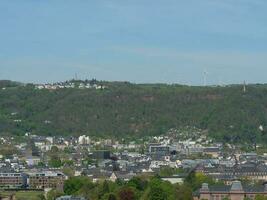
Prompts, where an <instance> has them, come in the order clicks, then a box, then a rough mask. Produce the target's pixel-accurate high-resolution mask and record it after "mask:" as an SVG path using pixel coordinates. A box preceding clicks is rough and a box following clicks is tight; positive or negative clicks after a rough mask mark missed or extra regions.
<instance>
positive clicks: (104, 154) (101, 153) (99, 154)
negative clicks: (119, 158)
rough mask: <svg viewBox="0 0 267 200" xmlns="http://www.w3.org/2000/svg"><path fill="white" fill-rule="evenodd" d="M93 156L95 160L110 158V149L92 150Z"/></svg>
mask: <svg viewBox="0 0 267 200" xmlns="http://www.w3.org/2000/svg"><path fill="white" fill-rule="evenodd" d="M93 158H94V159H96V160H105V159H110V151H106V150H98V151H94V152H93Z"/></svg>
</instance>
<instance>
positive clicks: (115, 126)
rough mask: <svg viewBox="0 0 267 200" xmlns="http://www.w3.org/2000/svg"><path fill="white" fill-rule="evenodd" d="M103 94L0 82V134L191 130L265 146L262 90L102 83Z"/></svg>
mask: <svg viewBox="0 0 267 200" xmlns="http://www.w3.org/2000/svg"><path fill="white" fill-rule="evenodd" d="M104 84H105V85H107V88H106V89H104V90H96V89H58V90H46V89H43V90H38V89H35V88H34V85H27V86H25V85H21V84H18V83H13V82H6V81H5V82H1V83H0V87H2V88H3V89H1V90H0V133H1V134H2V135H4V134H15V135H20V134H25V132H31V133H34V134H40V135H80V134H89V135H101V136H106V137H108V136H115V137H116V136H117V137H121V136H138V137H139V136H144V135H157V134H163V133H165V132H166V131H168V130H169V129H170V128H179V127H184V126H187V125H189V126H196V127H198V128H201V129H203V130H204V129H205V130H208V132H209V134H210V135H212V136H214V137H216V138H217V139H224V140H228V141H229V140H233V141H243V140H251V139H254V137H255V135H256V136H257V139H258V140H261V141H267V136H266V134H265V131H262V132H260V131H259V126H260V125H262V126H263V127H264V128H265V126H266V125H267V85H249V86H247V90H246V92H244V91H243V86H242V85H233V86H227V87H189V86H181V85H164V84H130V83H126V82H125V83H124V82H105V83H104Z"/></svg>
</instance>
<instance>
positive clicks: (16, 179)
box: [0, 172, 27, 189]
mask: <svg viewBox="0 0 267 200" xmlns="http://www.w3.org/2000/svg"><path fill="white" fill-rule="evenodd" d="M26 183H27V176H26V175H25V174H23V173H14V172H0V188H2V189H18V188H24V187H26Z"/></svg>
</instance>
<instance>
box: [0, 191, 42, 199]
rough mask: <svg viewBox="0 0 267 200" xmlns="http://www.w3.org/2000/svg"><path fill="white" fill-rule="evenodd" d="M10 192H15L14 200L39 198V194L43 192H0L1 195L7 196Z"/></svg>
mask: <svg viewBox="0 0 267 200" xmlns="http://www.w3.org/2000/svg"><path fill="white" fill-rule="evenodd" d="M12 194H15V197H16V200H41V198H40V196H42V195H43V194H44V193H43V192H40V191H28V192H24V191H19V192H0V196H1V197H9V196H10V195H12Z"/></svg>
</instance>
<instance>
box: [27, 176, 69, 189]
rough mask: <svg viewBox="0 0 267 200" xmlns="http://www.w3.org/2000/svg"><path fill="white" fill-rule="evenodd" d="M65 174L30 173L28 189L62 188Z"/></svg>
mask: <svg viewBox="0 0 267 200" xmlns="http://www.w3.org/2000/svg"><path fill="white" fill-rule="evenodd" d="M65 180H66V176H65V175H64V174H63V173H61V172H41V173H31V174H29V178H28V185H29V188H30V189H47V188H51V189H58V190H60V191H62V190H63V186H64V181H65Z"/></svg>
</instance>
